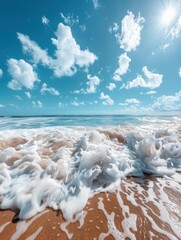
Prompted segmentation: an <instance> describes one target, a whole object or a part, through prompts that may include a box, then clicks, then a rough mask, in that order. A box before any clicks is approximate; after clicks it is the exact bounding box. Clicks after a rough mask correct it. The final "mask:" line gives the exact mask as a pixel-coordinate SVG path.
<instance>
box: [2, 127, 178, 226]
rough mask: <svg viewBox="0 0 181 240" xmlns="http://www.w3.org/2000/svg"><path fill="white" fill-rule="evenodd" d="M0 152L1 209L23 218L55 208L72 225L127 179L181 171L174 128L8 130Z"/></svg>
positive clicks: (4, 135) (176, 135)
mask: <svg viewBox="0 0 181 240" xmlns="http://www.w3.org/2000/svg"><path fill="white" fill-rule="evenodd" d="M15 137H16V138H15ZM16 143H17V144H16ZM0 149H1V150H0V208H1V209H13V210H19V219H27V218H30V217H32V216H34V215H35V214H36V213H38V212H41V211H43V210H44V209H45V208H46V207H51V208H53V209H55V210H57V209H60V210H61V211H62V213H63V216H64V218H65V219H66V220H69V221H70V220H72V219H73V218H74V217H75V215H76V214H77V213H78V212H80V211H81V210H82V209H83V208H84V207H85V205H86V203H87V201H88V199H89V198H90V197H92V196H93V195H94V194H96V193H99V192H106V191H112V190H113V189H115V188H117V187H118V186H119V185H120V182H121V179H123V178H125V177H129V176H143V175H144V174H145V173H147V174H153V175H157V176H165V175H167V176H172V177H173V178H174V176H175V173H176V172H177V171H180V170H181V143H180V134H179V131H177V129H176V128H175V129H174V128H173V129H172V130H167V129H161V130H155V131H151V130H150V126H148V127H146V126H143V127H137V128H134V127H133V126H132V127H104V128H103V127H95V128H90V127H85V128H84V127H54V128H40V129H27V130H25V129H24V130H9V131H1V137H0Z"/></svg>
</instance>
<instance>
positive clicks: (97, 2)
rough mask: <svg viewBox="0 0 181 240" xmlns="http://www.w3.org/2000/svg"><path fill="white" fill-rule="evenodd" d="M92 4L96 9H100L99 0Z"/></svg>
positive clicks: (93, 1) (94, 0) (93, 0)
mask: <svg viewBox="0 0 181 240" xmlns="http://www.w3.org/2000/svg"><path fill="white" fill-rule="evenodd" d="M92 3H93V6H94V8H95V9H98V8H99V7H100V3H99V0H92Z"/></svg>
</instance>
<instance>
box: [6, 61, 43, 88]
mask: <svg viewBox="0 0 181 240" xmlns="http://www.w3.org/2000/svg"><path fill="white" fill-rule="evenodd" d="M8 72H9V74H10V75H11V77H12V80H11V81H10V82H9V83H8V87H9V88H11V89H12V90H21V89H22V87H26V88H28V89H33V87H34V84H35V82H37V81H39V80H38V77H37V74H36V72H34V70H33V67H32V66H31V65H30V64H29V63H27V62H25V61H24V60H23V59H20V60H16V59H13V58H11V59H9V60H8Z"/></svg>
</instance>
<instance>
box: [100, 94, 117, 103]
mask: <svg viewBox="0 0 181 240" xmlns="http://www.w3.org/2000/svg"><path fill="white" fill-rule="evenodd" d="M100 99H101V100H103V102H102V104H103V105H113V104H114V101H113V100H112V99H111V98H110V96H109V95H105V94H104V93H103V92H101V94H100Z"/></svg>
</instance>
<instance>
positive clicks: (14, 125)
mask: <svg viewBox="0 0 181 240" xmlns="http://www.w3.org/2000/svg"><path fill="white" fill-rule="evenodd" d="M172 120H173V121H177V120H178V121H181V116H143V115H142V116H141V115H139V116H136V115H64V116H63V115H62V116H29V117H27V116H11V117H9V116H8V117H0V130H10V129H31V128H41V127H52V126H94V127H95V126H119V125H130V124H135V125H140V124H149V123H159V124H160V123H162V122H163V123H166V122H167V121H169V122H170V121H172Z"/></svg>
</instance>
